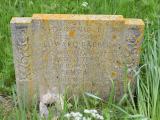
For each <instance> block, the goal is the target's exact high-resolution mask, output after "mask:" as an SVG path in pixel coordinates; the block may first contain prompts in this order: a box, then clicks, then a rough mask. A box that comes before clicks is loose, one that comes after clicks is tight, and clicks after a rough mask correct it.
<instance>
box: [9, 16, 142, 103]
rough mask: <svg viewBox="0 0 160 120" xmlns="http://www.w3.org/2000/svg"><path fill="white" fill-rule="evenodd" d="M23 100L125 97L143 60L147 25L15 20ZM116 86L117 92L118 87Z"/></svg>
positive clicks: (101, 19)
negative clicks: (37, 98) (66, 96)
mask: <svg viewBox="0 0 160 120" xmlns="http://www.w3.org/2000/svg"><path fill="white" fill-rule="evenodd" d="M11 31H12V42H13V53H14V65H15V73H16V84H17V92H18V95H19V97H21V98H22V97H23V99H24V100H26V101H29V99H30V98H33V96H35V95H36V96H38V97H40V99H43V96H44V95H45V94H47V93H48V92H50V93H51V94H52V95H53V96H54V98H55V100H57V99H58V96H59V95H62V94H64V93H65V92H66V91H67V93H68V94H70V95H71V96H72V95H80V94H82V93H84V92H89V93H92V94H96V95H99V96H100V97H102V98H106V97H107V96H109V95H110V92H111V90H112V89H114V90H115V96H122V95H123V92H124V89H125V87H126V86H127V84H128V82H130V83H131V85H134V83H135V80H134V70H135V69H136V68H137V66H138V64H139V59H140V46H141V43H142V40H143V32H144V22H143V21H142V20H141V19H126V18H123V16H121V15H72V14H68V15H67V14H34V15H33V16H32V17H14V18H12V20H11ZM113 86H114V87H113Z"/></svg>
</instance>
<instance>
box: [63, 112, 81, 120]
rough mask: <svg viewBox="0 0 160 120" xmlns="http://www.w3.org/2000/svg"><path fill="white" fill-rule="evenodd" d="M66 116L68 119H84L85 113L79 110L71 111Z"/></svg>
mask: <svg viewBox="0 0 160 120" xmlns="http://www.w3.org/2000/svg"><path fill="white" fill-rule="evenodd" d="M64 117H66V118H68V119H71V118H72V119H74V120H82V118H83V115H82V114H81V113H79V112H71V113H67V114H65V115H64Z"/></svg>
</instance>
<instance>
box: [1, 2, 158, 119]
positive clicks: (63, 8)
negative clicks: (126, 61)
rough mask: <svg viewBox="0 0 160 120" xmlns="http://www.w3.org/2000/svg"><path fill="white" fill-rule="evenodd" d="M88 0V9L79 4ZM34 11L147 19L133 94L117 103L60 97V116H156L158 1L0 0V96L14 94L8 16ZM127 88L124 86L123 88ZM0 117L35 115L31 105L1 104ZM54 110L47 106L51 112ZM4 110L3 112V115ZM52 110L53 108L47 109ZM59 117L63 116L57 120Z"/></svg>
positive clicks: (36, 114) (22, 14) (27, 13)
mask: <svg viewBox="0 0 160 120" xmlns="http://www.w3.org/2000/svg"><path fill="white" fill-rule="evenodd" d="M84 1H86V2H88V7H86V8H84V7H82V6H81V4H82V2H84ZM33 13H74V14H121V15H123V16H124V17H128V18H141V19H143V20H144V21H145V23H146V28H145V37H144V42H143V46H142V52H141V63H140V69H139V70H138V71H135V78H136V79H137V86H136V95H137V97H136V98H134V97H133V95H132V94H131V92H129V93H130V94H129V95H124V97H123V98H122V99H121V100H120V101H119V102H118V103H117V102H116V103H115V102H114V101H113V100H112V97H110V100H109V101H101V100H98V99H96V98H95V97H93V96H92V97H91V96H88V95H84V96H83V97H81V98H76V97H75V98H74V99H73V100H72V101H68V100H64V109H63V110H62V111H61V112H60V114H61V115H62V116H63V114H65V113H66V112H69V111H82V110H84V109H86V108H87V109H92V108H94V109H97V110H99V111H101V112H102V113H103V115H104V117H105V119H106V120H119V119H122V120H128V119H129V120H160V116H159V111H160V18H159V15H160V1H159V0H63V1H61V0H0V94H3V95H12V96H14V97H13V98H14V99H15V103H16V95H15V94H13V93H14V92H12V91H13V88H14V85H15V74H14V68H13V57H12V46H11V39H10V26H9V23H10V20H11V18H12V17H13V16H32V14H33ZM129 88H130V87H129V86H128V90H129V91H130V89H129ZM0 106H1V107H0V119H2V120H10V119H12V120H14V119H16V120H26V119H31V120H36V119H39V115H38V113H37V108H36V106H34V107H33V109H31V110H26V109H23V107H14V109H13V110H12V111H10V112H8V114H7V113H6V110H5V109H3V108H4V106H3V105H0ZM52 110H53V109H52V108H51V111H52ZM4 113H6V114H4ZM51 113H53V112H51ZM61 119H62V120H63V119H64V118H63V117H62V118H61Z"/></svg>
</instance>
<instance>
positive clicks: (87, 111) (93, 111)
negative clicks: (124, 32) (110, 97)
mask: <svg viewBox="0 0 160 120" xmlns="http://www.w3.org/2000/svg"><path fill="white" fill-rule="evenodd" d="M84 113H86V114H90V115H91V116H92V117H93V118H95V119H98V120H104V118H103V116H101V115H100V114H99V113H98V112H97V110H87V109H86V110H84Z"/></svg>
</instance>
